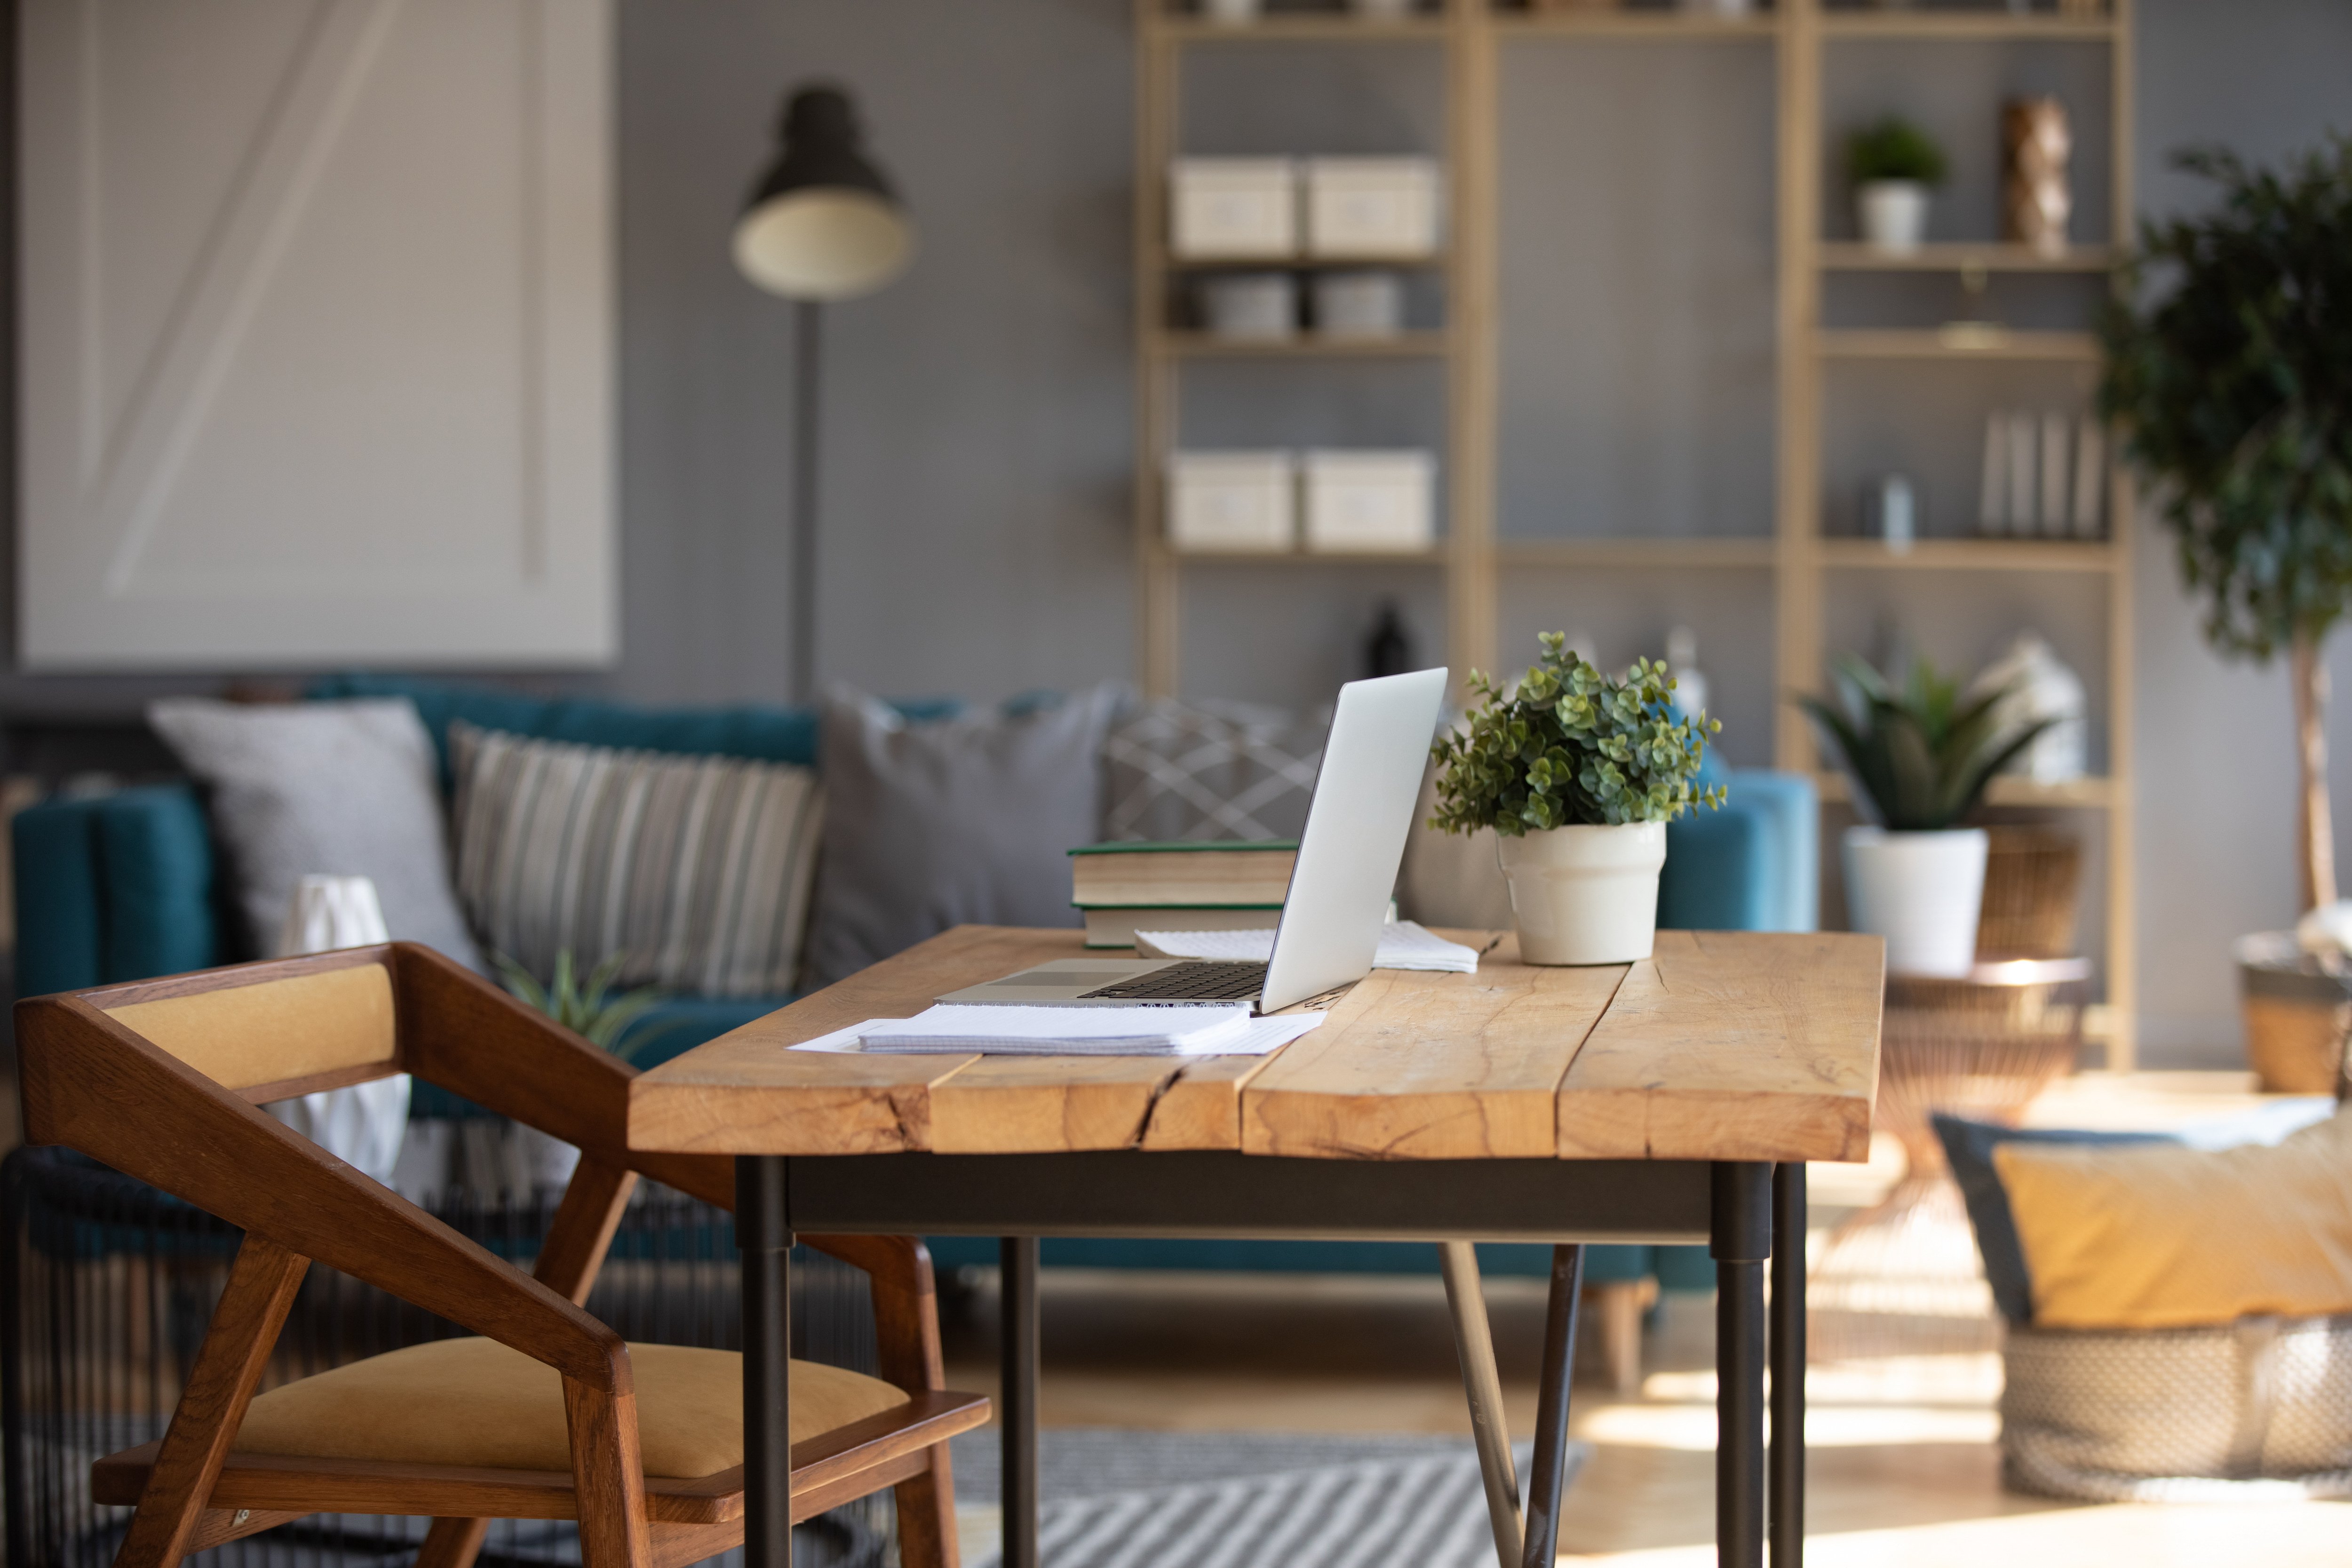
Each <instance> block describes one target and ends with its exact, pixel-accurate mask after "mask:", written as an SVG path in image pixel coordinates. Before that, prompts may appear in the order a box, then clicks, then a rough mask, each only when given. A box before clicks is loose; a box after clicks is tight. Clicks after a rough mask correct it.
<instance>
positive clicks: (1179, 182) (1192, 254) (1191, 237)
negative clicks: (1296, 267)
mask: <svg viewBox="0 0 2352 1568" xmlns="http://www.w3.org/2000/svg"><path fill="white" fill-rule="evenodd" d="M1168 191H1169V202H1170V212H1169V218H1168V246H1169V248H1170V249H1171V251H1173V252H1174V253H1175V254H1176V255H1177V256H1179V257H1181V258H1185V259H1187V260H1192V261H1204V260H1206V261H1214V260H1224V259H1236V258H1250V257H1277V256H1293V255H1296V254H1297V250H1298V169H1297V163H1295V162H1293V161H1292V160H1291V159H1288V158H1180V159H1178V160H1177V161H1176V163H1175V166H1174V168H1173V169H1172V170H1171V173H1170V175H1169V180H1168Z"/></svg>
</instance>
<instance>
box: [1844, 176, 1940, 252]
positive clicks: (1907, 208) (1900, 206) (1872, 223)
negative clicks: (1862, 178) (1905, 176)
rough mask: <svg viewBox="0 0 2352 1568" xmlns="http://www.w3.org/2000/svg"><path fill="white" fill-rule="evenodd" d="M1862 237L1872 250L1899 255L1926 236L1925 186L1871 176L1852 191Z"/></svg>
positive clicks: (1918, 243)
mask: <svg viewBox="0 0 2352 1568" xmlns="http://www.w3.org/2000/svg"><path fill="white" fill-rule="evenodd" d="M1853 195H1854V205H1855V207H1856V209H1857V213H1858V216H1860V218H1861V222H1862V237H1863V240H1864V243H1866V244H1867V245H1868V246H1869V247H1871V248H1872V249H1873V250H1883V251H1887V252H1889V253H1891V254H1895V255H1901V254H1904V253H1906V252H1909V251H1914V250H1916V249H1918V248H1919V246H1920V243H1921V242H1922V241H1923V240H1925V239H1926V238H1927V186H1925V185H1923V184H1920V183H1919V182H1918V181H1916V180H1870V181H1866V182H1864V184H1862V185H1861V186H1860V187H1859V188H1858V189H1856V190H1855V192H1854V194H1853Z"/></svg>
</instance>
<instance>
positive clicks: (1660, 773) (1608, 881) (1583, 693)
mask: <svg viewBox="0 0 2352 1568" xmlns="http://www.w3.org/2000/svg"><path fill="white" fill-rule="evenodd" d="M1539 640H1540V643H1541V645H1542V650H1543V651H1542V656H1541V658H1538V660H1537V662H1536V666H1535V668H1532V669H1530V670H1528V672H1527V674H1526V675H1525V676H1523V677H1521V678H1520V679H1519V680H1518V682H1517V684H1516V685H1515V686H1513V687H1512V688H1511V689H1509V690H1507V691H1506V690H1505V689H1502V688H1501V687H1498V686H1496V684H1495V683H1494V682H1493V681H1492V680H1490V679H1487V678H1486V676H1484V675H1481V674H1479V673H1478V672H1477V671H1476V670H1475V669H1474V670H1472V671H1471V672H1470V681H1469V685H1470V690H1471V691H1472V692H1473V693H1474V694H1475V695H1476V696H1477V697H1478V698H1480V699H1481V701H1480V702H1479V703H1478V704H1477V705H1476V706H1475V707H1474V708H1473V709H1472V710H1470V712H1469V713H1468V714H1467V715H1466V716H1465V724H1464V726H1463V727H1462V728H1461V729H1459V730H1456V731H1454V732H1452V733H1450V734H1447V735H1446V736H1445V737H1444V738H1443V739H1442V740H1440V741H1439V742H1437V743H1436V745H1434V746H1433V747H1432V748H1431V753H1430V754H1431V755H1432V756H1433V757H1434V758H1435V759H1436V761H1437V764H1438V774H1437V814H1436V815H1435V816H1433V817H1431V818H1430V826H1432V827H1434V828H1437V829H1439V830H1441V831H1443V832H1446V833H1475V832H1476V831H1477V830H1478V829H1480V828H1482V827H1491V828H1493V829H1494V830H1495V835H1496V837H1495V848H1496V858H1497V859H1498V860H1499V861H1500V862H1501V865H1502V869H1503V879H1504V880H1505V882H1507V884H1508V885H1509V887H1510V890H1511V910H1512V913H1513V915H1514V916H1515V917H1516V918H1517V922H1518V928H1519V956H1520V958H1521V959H1523V960H1524V961H1526V962H1527V963H1630V962H1632V961H1633V960H1634V959H1637V958H1647V957H1649V956H1650V949H1651V946H1652V944H1653V942H1654V939H1655V936H1656V932H1657V925H1658V872H1659V870H1660V868H1663V867H1664V865H1665V863H1666V824H1667V823H1669V822H1671V821H1673V820H1674V819H1675V817H1676V816H1681V815H1682V813H1683V812H1685V811H1686V810H1688V809H1690V808H1692V807H1694V806H1699V805H1706V806H1717V805H1722V804H1723V798H1724V792H1723V790H1722V788H1721V787H1720V786H1717V787H1714V788H1708V789H1700V788H1697V787H1696V785H1695V781H1696V779H1697V777H1698V771H1699V763H1700V759H1701V758H1702V756H1703V755H1704V754H1705V751H1706V737H1707V736H1708V735H1711V734H1713V733H1715V732H1716V731H1718V730H1720V729H1722V727H1723V726H1722V724H1721V723H1720V722H1718V721H1716V720H1712V719H1709V718H1707V717H1706V715H1705V714H1699V715H1696V716H1694V717H1685V716H1684V715H1683V714H1681V713H1680V712H1679V711H1678V710H1676V709H1675V703H1674V689H1675V681H1674V677H1673V676H1672V675H1670V674H1668V673H1667V670H1666V667H1665V666H1664V664H1654V663H1652V662H1650V661H1648V660H1646V659H1641V660H1636V661H1635V662H1634V665H1633V669H1632V670H1630V671H1629V672H1627V673H1626V674H1625V675H1624V676H1622V677H1611V676H1607V675H1603V674H1601V671H1600V670H1598V669H1596V668H1593V667H1592V666H1591V665H1590V664H1587V663H1586V662H1585V661H1584V660H1583V659H1582V658H1579V657H1578V656H1577V655H1576V654H1575V653H1573V652H1571V651H1570V650H1569V648H1568V646H1567V644H1568V638H1567V637H1566V635H1565V634H1563V633H1560V632H1546V633H1545V634H1543V636H1542V637H1541V638H1540V639H1539Z"/></svg>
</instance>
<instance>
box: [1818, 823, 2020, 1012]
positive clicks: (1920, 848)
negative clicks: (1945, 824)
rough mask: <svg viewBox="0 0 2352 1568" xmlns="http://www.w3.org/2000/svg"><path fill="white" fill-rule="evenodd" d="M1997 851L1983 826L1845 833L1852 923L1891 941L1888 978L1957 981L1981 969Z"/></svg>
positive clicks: (1850, 830) (1847, 893)
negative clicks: (1989, 871) (1988, 872)
mask: <svg viewBox="0 0 2352 1568" xmlns="http://www.w3.org/2000/svg"><path fill="white" fill-rule="evenodd" d="M1990 847H1991V841H1990V838H1989V837H1987V836H1986V833H1985V831H1984V829H1982V828H1981V827H1955V828H1950V829H1947V830H1946V831H1944V832H1940V833H1889V832H1888V831H1886V829H1885V828H1883V827H1849V828H1847V829H1846V830H1845V901H1846V917H1847V923H1849V924H1850V925H1852V926H1853V929H1854V930H1856V931H1867V932H1868V933H1870V934H1871V935H1872V936H1877V937H1884V938H1885V940H1886V972H1887V973H1889V974H1924V975H1931V976H1938V977H1942V978H1946V979H1957V978H1959V977H1961V976H1963V975H1966V974H1967V973H1969V970H1970V969H1972V968H1974V967H1975V965H1976V959H1977V916H1978V915H1979V913H1980V912H1981V911H1982V910H1983V907H1984V879H1985V858H1986V856H1987V854H1988V853H1989V852H1990Z"/></svg>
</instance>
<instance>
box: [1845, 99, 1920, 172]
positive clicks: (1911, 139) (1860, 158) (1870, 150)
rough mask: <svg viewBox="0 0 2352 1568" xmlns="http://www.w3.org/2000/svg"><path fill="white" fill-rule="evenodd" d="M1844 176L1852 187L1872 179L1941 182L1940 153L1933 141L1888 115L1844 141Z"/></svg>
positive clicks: (1898, 118)
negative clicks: (1852, 184) (1850, 182)
mask: <svg viewBox="0 0 2352 1568" xmlns="http://www.w3.org/2000/svg"><path fill="white" fill-rule="evenodd" d="M1845 172H1846V177H1847V178H1848V179H1850V180H1852V181H1853V183H1854V184H1856V185H1867V184H1871V183H1872V182H1874V181H1876V180H1911V181H1915V182H1916V183H1917V184H1923V185H1940V184H1943V183H1944V150H1943V149H1942V148H1941V147H1938V146H1937V145H1936V141H1935V138H1934V137H1932V136H1929V135H1928V134H1927V132H1925V131H1922V130H1920V129H1919V128H1918V127H1917V126H1916V125H1914V124H1912V123H1911V122H1910V121H1907V120H1906V119H1904V118H1902V117H1901V116H1900V115H1895V114H1890V115H1888V116H1887V117H1886V118H1885V119H1884V120H1882V121H1879V122H1878V123H1877V124H1875V125H1870V126H1865V127H1864V128H1863V129H1862V130H1860V131H1857V132H1854V133H1853V135H1852V136H1850V137H1848V138H1847V139H1846V144H1845Z"/></svg>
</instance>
